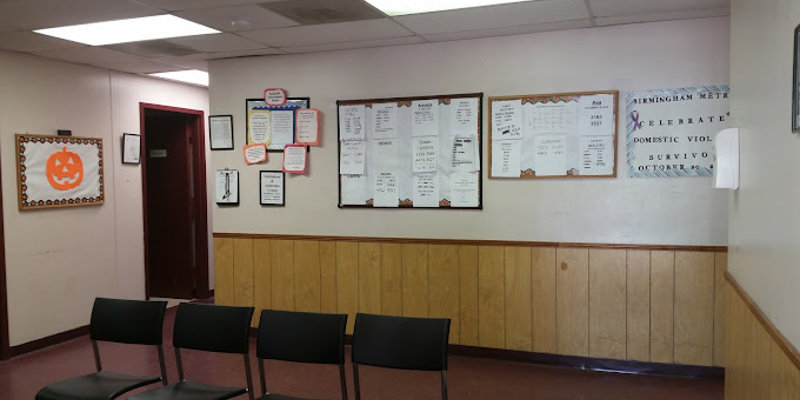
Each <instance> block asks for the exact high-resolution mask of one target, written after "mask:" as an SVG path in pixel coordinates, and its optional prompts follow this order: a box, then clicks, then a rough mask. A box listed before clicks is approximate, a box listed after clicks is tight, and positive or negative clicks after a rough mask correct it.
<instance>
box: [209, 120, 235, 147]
mask: <svg viewBox="0 0 800 400" xmlns="http://www.w3.org/2000/svg"><path fill="white" fill-rule="evenodd" d="M208 136H209V143H210V144H211V150H233V116H232V115H210V116H209V117H208Z"/></svg>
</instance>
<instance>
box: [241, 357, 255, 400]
mask: <svg viewBox="0 0 800 400" xmlns="http://www.w3.org/2000/svg"><path fill="white" fill-rule="evenodd" d="M242 357H244V374H245V376H246V377H247V397H248V398H250V400H253V399H255V396H254V395H253V374H252V373H251V371H250V354H248V353H244V354H242Z"/></svg>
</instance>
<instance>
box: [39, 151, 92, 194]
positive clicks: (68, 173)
mask: <svg viewBox="0 0 800 400" xmlns="http://www.w3.org/2000/svg"><path fill="white" fill-rule="evenodd" d="M45 173H46V174H47V181H48V182H50V186H52V187H53V189H56V190H70V189H74V188H76V187H78V185H80V184H81V181H83V161H82V160H81V157H80V156H79V155H77V154H75V153H73V152H71V151H67V147H66V146H64V147H63V149H62V150H61V151H57V152H55V153H53V154H52V155H51V156H50V158H48V159H47V166H46V168H45Z"/></svg>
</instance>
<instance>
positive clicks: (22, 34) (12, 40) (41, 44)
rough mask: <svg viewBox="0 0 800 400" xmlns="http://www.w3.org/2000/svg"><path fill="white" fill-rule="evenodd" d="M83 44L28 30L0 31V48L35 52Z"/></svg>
mask: <svg viewBox="0 0 800 400" xmlns="http://www.w3.org/2000/svg"><path fill="white" fill-rule="evenodd" d="M82 46H84V45H82V44H80V43H77V42H71V41H69V40H62V39H56V38H54V37H50V36H47V35H40V34H38V33H33V32H30V31H17V32H0V49H4V50H12V51H22V52H36V51H50V50H57V49H68V48H74V47H82Z"/></svg>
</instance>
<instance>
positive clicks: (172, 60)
mask: <svg viewBox="0 0 800 400" xmlns="http://www.w3.org/2000/svg"><path fill="white" fill-rule="evenodd" d="M204 56H205V54H193V55H190V56H183V57H163V58H156V59H155V60H156V61H158V62H160V63H164V64H169V65H175V66H178V67H182V68H186V69H199V70H200V71H208V61H206V60H205V59H203V58H197V57H204Z"/></svg>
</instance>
